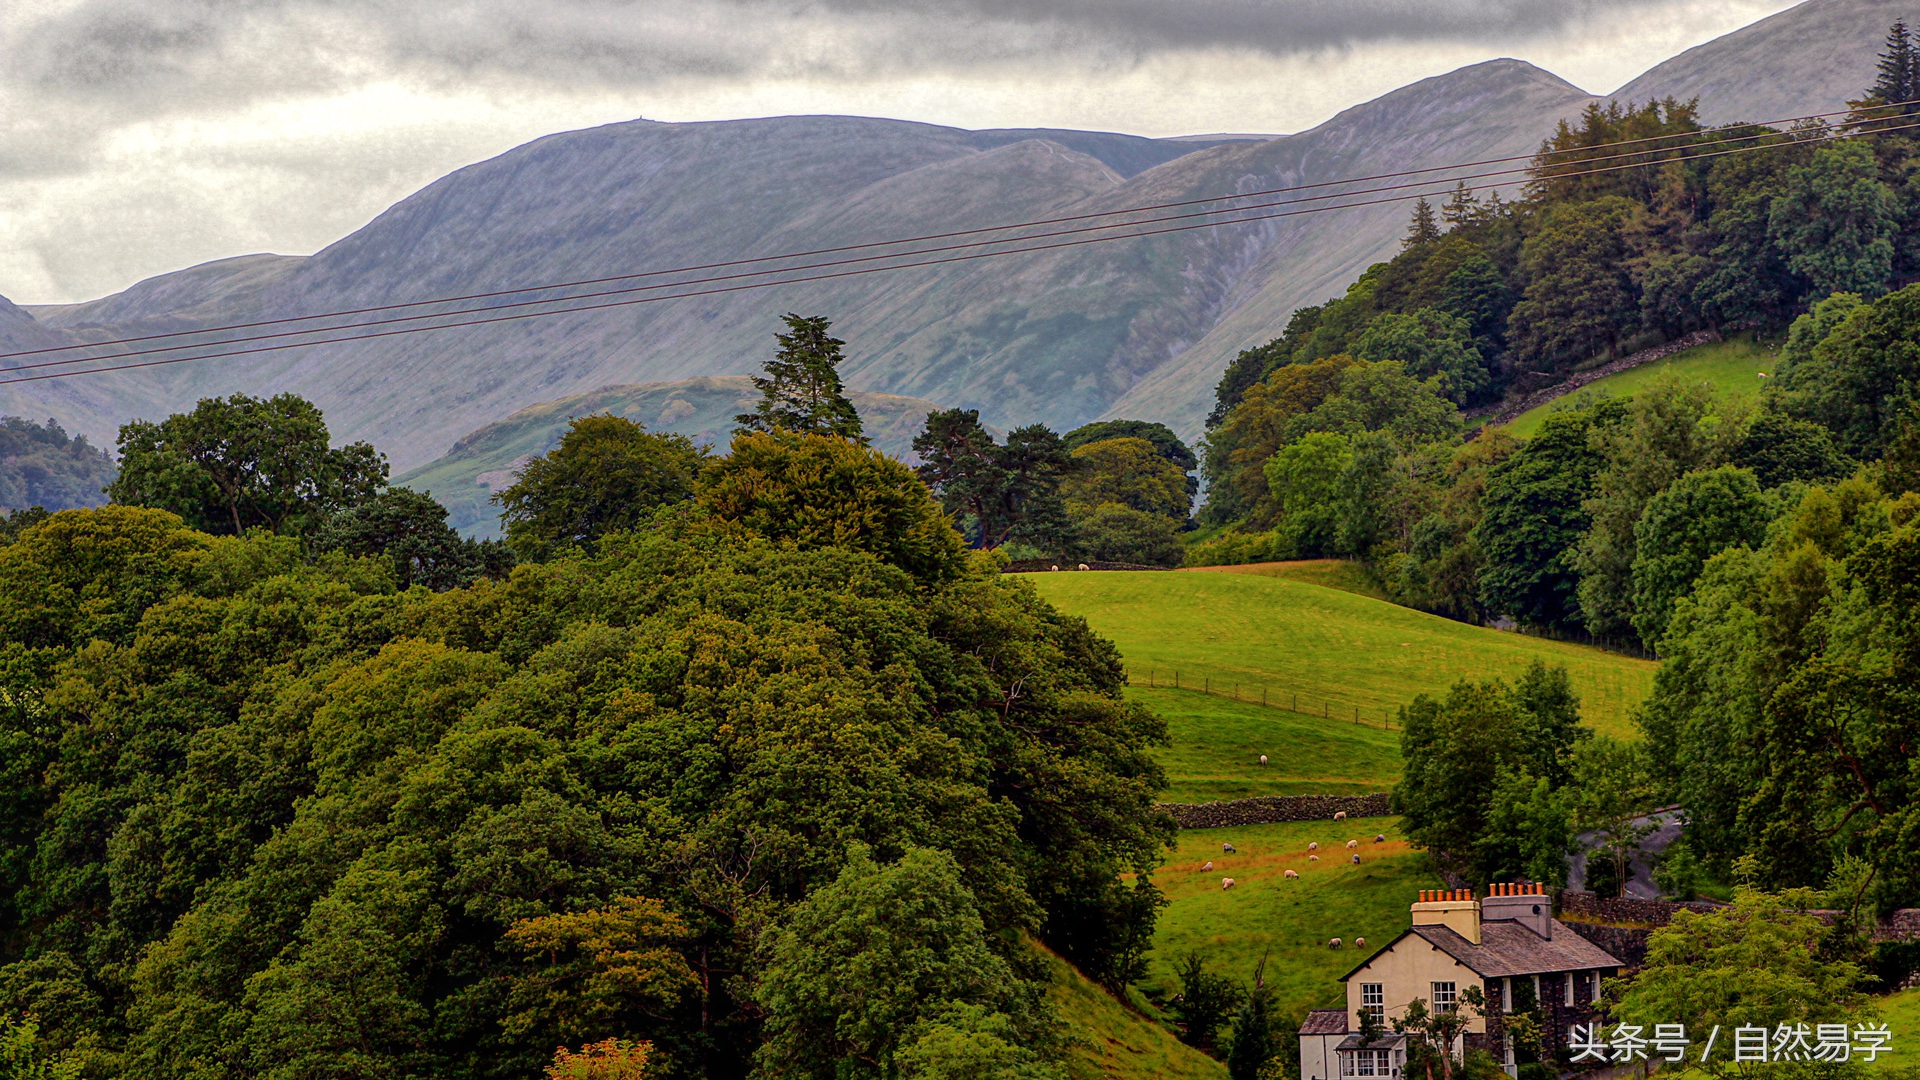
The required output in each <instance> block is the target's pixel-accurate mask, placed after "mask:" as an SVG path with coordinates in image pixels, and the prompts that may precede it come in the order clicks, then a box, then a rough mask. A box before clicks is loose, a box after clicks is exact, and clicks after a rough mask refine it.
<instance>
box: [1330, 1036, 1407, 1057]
mask: <svg viewBox="0 0 1920 1080" xmlns="http://www.w3.org/2000/svg"><path fill="white" fill-rule="evenodd" d="M1406 1046H1407V1037H1406V1035H1405V1034H1403V1033H1401V1032H1397V1031H1392V1032H1385V1033H1382V1034H1380V1035H1378V1036H1375V1038H1374V1040H1373V1041H1372V1042H1370V1043H1368V1044H1367V1049H1369V1050H1404V1049H1406ZM1358 1049H1360V1036H1359V1035H1357V1034H1356V1035H1349V1036H1347V1037H1346V1038H1344V1039H1341V1040H1340V1045H1339V1046H1336V1047H1334V1048H1333V1050H1334V1053H1339V1052H1340V1051H1342V1050H1358Z"/></svg>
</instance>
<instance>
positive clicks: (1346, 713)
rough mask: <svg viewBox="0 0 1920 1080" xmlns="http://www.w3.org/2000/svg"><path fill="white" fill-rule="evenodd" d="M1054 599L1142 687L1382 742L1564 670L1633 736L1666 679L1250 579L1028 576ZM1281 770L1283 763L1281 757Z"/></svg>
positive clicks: (1598, 718)
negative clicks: (1470, 688)
mask: <svg viewBox="0 0 1920 1080" xmlns="http://www.w3.org/2000/svg"><path fill="white" fill-rule="evenodd" d="M1023 577H1024V578H1025V580H1027V581H1030V582H1032V583H1033V586H1034V588H1035V589H1036V590H1038V591H1039V593H1040V595H1041V596H1043V597H1045V598H1046V599H1047V600H1049V601H1051V602H1052V603H1053V604H1054V605H1055V606H1056V607H1058V608H1059V609H1060V610H1061V611H1064V612H1066V613H1068V614H1071V615H1079V616H1082V617H1084V618H1085V619H1086V620H1087V622H1088V623H1089V624H1091V625H1092V627H1093V628H1094V629H1095V630H1096V631H1098V632H1099V633H1101V634H1103V635H1105V636H1106V637H1108V638H1110V639H1111V640H1112V641H1113V642H1114V643H1115V644H1116V645H1118V646H1119V648H1120V654H1121V656H1122V657H1123V658H1124V659H1125V662H1126V666H1127V676H1128V681H1129V683H1131V684H1132V685H1134V686H1137V687H1149V688H1153V689H1158V688H1159V687H1162V686H1166V685H1170V684H1174V683H1175V682H1176V680H1177V683H1178V685H1179V686H1180V687H1181V688H1200V689H1203V690H1206V691H1210V692H1212V693H1215V694H1219V695H1224V696H1226V697H1228V698H1230V699H1238V700H1239V701H1241V702H1246V703H1253V704H1255V705H1256V706H1257V704H1258V703H1259V702H1260V701H1261V700H1262V695H1263V694H1264V695H1265V700H1266V702H1267V704H1268V705H1269V706H1277V707H1279V708H1282V709H1287V710H1296V709H1297V711H1298V712H1299V713H1301V714H1304V715H1307V716H1317V717H1321V718H1323V719H1326V720H1345V721H1347V722H1349V724H1352V723H1353V722H1354V721H1355V720H1356V719H1357V720H1358V721H1359V725H1355V726H1362V725H1371V726H1373V727H1375V728H1378V727H1380V726H1381V725H1383V724H1385V723H1386V722H1388V720H1389V719H1390V718H1391V717H1392V716H1393V715H1394V714H1395V710H1397V709H1398V708H1399V707H1400V706H1402V705H1405V704H1406V703H1407V702H1409V701H1411V700H1413V698H1414V697H1415V696H1416V695H1418V694H1433V695H1438V694H1444V693H1445V692H1446V690H1447V688H1448V687H1449V686H1451V685H1452V684H1453V683H1455V682H1456V681H1458V680H1460V679H1463V678H1464V679H1485V678H1490V677H1494V676H1499V677H1502V678H1507V679H1512V678H1515V677H1517V676H1519V675H1520V674H1521V673H1522V672H1524V671H1525V670H1526V667H1527V665H1528V664H1530V663H1531V662H1533V661H1534V660H1542V661H1545V662H1546V663H1548V664H1564V665H1565V666H1566V667H1567V669H1568V671H1569V673H1570V674H1571V676H1572V678H1573V685H1574V688H1575V690H1576V691H1577V692H1578V693H1579V694H1580V697H1581V714H1582V716H1583V717H1584V718H1585V719H1586V721H1587V723H1589V724H1591V725H1592V726H1593V727H1594V728H1596V729H1598V730H1600V731H1603V732H1606V733H1608V734H1612V735H1618V736H1631V735H1632V734H1633V728H1632V725H1631V723H1630V721H1629V719H1628V712H1629V710H1630V709H1631V708H1632V707H1633V706H1634V705H1635V704H1637V703H1638V702H1640V701H1641V700H1642V699H1643V698H1645V697H1646V695H1647V694H1648V692H1649V691H1650V690H1651V689H1652V686H1653V672H1654V669H1655V667H1656V666H1657V665H1655V664H1654V663H1653V662H1651V661H1646V660H1636V659H1633V658H1631V657H1626V656H1621V655H1619V654H1617V653H1610V652H1607V651H1605V650H1602V649H1595V648H1590V647H1587V646H1583V645H1574V644H1569V643H1566V642H1560V641H1551V640H1548V639H1545V638H1539V637H1532V636H1529V635H1525V634H1516V633H1508V632H1505V631H1500V630H1493V629H1490V628H1487V627H1481V626H1469V625H1467V624H1466V623H1460V622H1455V621H1453V620H1451V619H1443V618H1441V617H1439V616H1437V615H1428V614H1426V613H1424V612H1419V611H1414V610H1412V609H1411V608H1404V607H1400V606H1397V605H1395V604H1390V603H1387V602H1385V601H1383V600H1376V599H1373V598H1371V597H1367V596H1360V595H1356V594H1353V593H1349V592H1343V591H1340V590H1338V589H1331V588H1325V587H1322V586H1319V585H1310V584H1307V583H1304V582H1300V581H1293V580H1289V579H1287V578H1282V577H1271V576H1262V575H1258V574H1244V573H1200V572H1191V571H1174V572H1167V573H1147V572H1144V571H1085V572H1079V571H1075V572H1063V573H1057V574H1028V575H1023ZM1269 756H1271V755H1269Z"/></svg>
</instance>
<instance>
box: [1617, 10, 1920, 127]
mask: <svg viewBox="0 0 1920 1080" xmlns="http://www.w3.org/2000/svg"><path fill="white" fill-rule="evenodd" d="M1916 18H1920V7H1916V6H1915V5H1914V4H1912V3H1910V2H1908V0H1806V2H1805V3H1802V4H1799V5H1796V6H1794V7H1791V8H1788V9H1787V10H1785V11H1783V12H1780V13H1779V14H1777V15H1774V16H1771V17H1769V18H1765V19H1761V20H1760V21H1759V22H1756V23H1754V24H1753V25H1751V26H1746V27H1742V28H1741V29H1739V30H1736V31H1734V32H1733V33H1731V34H1727V35H1725V36H1722V37H1718V38H1715V39H1714V40H1712V41H1709V42H1707V43H1706V44H1705V45H1700V46H1697V47H1695V48H1692V49H1688V50H1687V51H1686V52H1683V53H1681V54H1680V55H1679V56H1676V57H1674V58H1673V59H1671V60H1668V61H1666V62H1665V63H1662V64H1659V65H1657V66H1655V67H1654V68H1652V69H1651V70H1649V71H1647V72H1646V73H1645V74H1644V75H1641V76H1640V77H1639V78H1637V79H1635V80H1633V81H1632V82H1630V83H1628V84H1627V85H1625V86H1623V87H1621V88H1620V89H1618V90H1616V91H1614V93H1613V94H1612V95H1611V96H1612V97H1613V98H1615V99H1616V100H1619V101H1635V102H1642V101H1646V100H1648V99H1650V98H1665V97H1672V98H1675V99H1677V100H1680V101H1685V100H1687V99H1688V98H1694V97H1697V98H1699V99H1700V115H1701V117H1702V118H1703V119H1705V120H1707V121H1708V122H1709V123H1715V124H1730V123H1734V122H1736V121H1743V120H1744V121H1754V122H1764V121H1767V120H1773V119H1778V118H1781V117H1787V116H1804V115H1807V114H1809V113H1824V112H1834V111H1837V110H1840V109H1845V108H1846V107H1847V100H1848V99H1849V98H1858V97H1859V96H1860V93H1861V91H1862V90H1863V89H1865V88H1866V87H1867V86H1868V85H1869V84H1870V83H1872V82H1873V76H1874V64H1875V60H1876V56H1877V54H1878V53H1879V52H1880V49H1881V46H1882V41H1883V39H1884V38H1885V37H1886V33H1887V27H1889V26H1891V25H1892V24H1893V21H1894V20H1895V19H1906V20H1907V21H1908V23H1910V24H1911V23H1913V22H1914V21H1915V20H1916Z"/></svg>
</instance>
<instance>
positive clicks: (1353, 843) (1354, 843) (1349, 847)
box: [1347, 840, 1360, 851]
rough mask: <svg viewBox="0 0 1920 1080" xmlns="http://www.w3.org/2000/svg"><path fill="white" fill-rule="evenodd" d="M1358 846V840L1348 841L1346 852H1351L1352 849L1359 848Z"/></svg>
mask: <svg viewBox="0 0 1920 1080" xmlns="http://www.w3.org/2000/svg"><path fill="white" fill-rule="evenodd" d="M1359 846H1360V841H1358V840H1349V841H1347V850H1348V851H1352V850H1353V849H1354V848H1357V847H1359Z"/></svg>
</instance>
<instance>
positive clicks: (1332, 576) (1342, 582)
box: [1188, 559, 1387, 600]
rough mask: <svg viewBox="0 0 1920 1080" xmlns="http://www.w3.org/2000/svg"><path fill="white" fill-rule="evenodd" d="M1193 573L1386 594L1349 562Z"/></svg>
mask: <svg viewBox="0 0 1920 1080" xmlns="http://www.w3.org/2000/svg"><path fill="white" fill-rule="evenodd" d="M1188 569H1189V570H1192V571H1193V572H1195V573H1206V574H1253V575H1255V576H1256V577H1277V578H1286V579H1287V580H1288V581H1303V582H1305V583H1307V584H1308V585H1325V586H1326V587H1327V588H1329V589H1339V590H1340V591H1341V592H1350V593H1358V594H1359V595H1361V596H1371V597H1373V598H1374V599H1375V600H1385V599H1386V598H1387V592H1386V590H1385V589H1382V588H1381V587H1380V583H1379V582H1378V581H1375V580H1374V578H1373V575H1372V574H1370V573H1368V572H1367V568H1366V567H1364V566H1362V565H1360V564H1359V563H1358V562H1355V561H1353V560H1352V559H1296V560H1293V561H1290V562H1263V563H1240V564H1238V565H1235V566H1193V567H1188Z"/></svg>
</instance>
